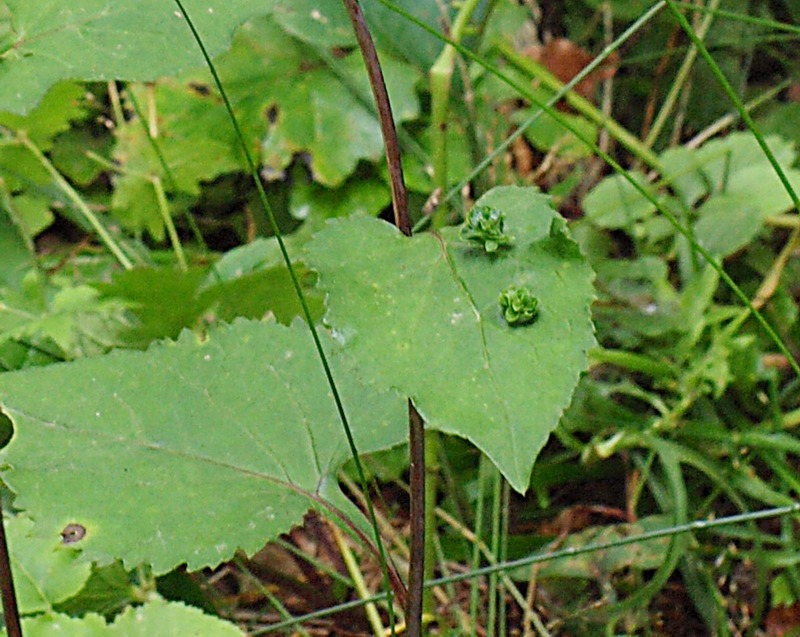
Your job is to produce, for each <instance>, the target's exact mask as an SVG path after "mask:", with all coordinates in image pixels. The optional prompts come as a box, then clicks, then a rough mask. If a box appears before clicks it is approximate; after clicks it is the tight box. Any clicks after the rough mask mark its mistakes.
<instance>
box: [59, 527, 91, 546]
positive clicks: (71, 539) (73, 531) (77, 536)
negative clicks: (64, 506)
mask: <svg viewBox="0 0 800 637" xmlns="http://www.w3.org/2000/svg"><path fill="white" fill-rule="evenodd" d="M84 537H86V527H85V526H83V525H82V524H67V526H65V527H64V530H63V531H61V543H62V544H75V543H76V542H80V541H81V540H82V539H83V538H84Z"/></svg>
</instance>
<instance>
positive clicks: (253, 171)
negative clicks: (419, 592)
mask: <svg viewBox="0 0 800 637" xmlns="http://www.w3.org/2000/svg"><path fill="white" fill-rule="evenodd" d="M174 2H175V5H176V6H177V7H178V9H179V10H180V12H181V13H182V14H183V16H184V18H185V19H186V24H187V25H188V27H189V29H190V30H191V32H192V36H193V37H194V39H195V42H197V46H198V47H199V48H200V51H201V52H202V54H203V59H204V60H205V62H206V65H207V66H208V69H209V71H210V72H211V75H212V77H213V78H214V83H215V84H216V86H217V90H218V91H219V93H220V95H221V96H222V100H223V102H224V104H225V108H226V110H227V111H228V116H229V117H230V120H231V124H232V125H233V127H234V130H235V131H236V138H237V139H238V140H239V145H240V147H241V150H242V153H243V154H244V157H245V161H246V162H247V167H248V169H249V172H250V176H251V177H252V178H253V182H254V183H255V186H256V189H257V191H258V198H259V201H260V203H261V206H262V208H263V209H264V212H265V213H266V215H267V218H268V221H269V224H270V226H271V229H272V232H273V234H274V235H275V237H276V239H277V241H278V247H279V248H280V252H281V256H282V258H283V261H284V263H285V264H286V268H287V269H288V271H289V276H290V277H291V280H292V286H293V287H294V290H295V293H296V294H297V298H298V300H299V301H300V305H301V307H302V309H303V316H304V318H305V321H306V324H307V325H308V328H309V331H310V332H311V337H312V339H313V340H314V347H315V348H316V351H317V355H318V356H319V359H320V363H321V364H322V368H323V370H324V372H325V378H326V380H327V382H328V386H329V387H330V389H331V394H332V395H333V400H334V403H335V404H336V411H337V412H338V415H339V419H340V421H341V423H342V428H343V429H344V432H345V436H346V437H347V444H348V447H349V448H350V454H351V456H352V458H353V462H354V464H355V467H356V471H357V472H358V477H359V480H360V482H361V485H362V488H363V489H364V493H365V494H367V508H368V512H369V518H370V523H371V525H372V531H373V533H374V535H375V543H376V545H377V547H378V551H379V553H380V557H381V562H382V564H381V566H382V569H383V571H384V584H385V586H386V587H387V591H388V593H389V604H390V605H391V603H392V598H391V595H392V592H394V594H396V595H399V596H400V597H401V598H402V597H404V595H405V590H404V589H401V588H399V587H398V588H397V590H394V591H392V582H391V581H390V580H391V578H390V577H389V574H388V569H389V568H391V567H390V564H389V560H388V558H387V553H386V548H385V547H384V545H383V541H382V540H381V535H380V531H379V529H378V521H377V519H376V517H375V510H374V507H373V505H372V500H371V499H370V498H369V495H368V493H369V489H368V484H367V479H366V475H365V473H364V468H363V466H362V464H361V460H360V459H359V456H358V450H357V448H356V444H355V440H354V438H353V432H352V429H351V427H350V423H349V421H348V419H347V413H346V412H345V408H344V403H343V402H342V398H341V395H340V394H339V390H338V388H337V386H336V381H335V380H334V378H333V372H332V371H331V367H330V364H329V363H328V359H327V357H326V355H325V351H324V350H323V347H322V341H321V340H320V336H319V333H318V332H317V328H316V326H315V325H314V320H313V318H312V315H311V310H310V309H309V306H308V303H307V301H306V297H305V294H303V289H302V287H301V286H300V281H299V279H298V276H297V273H296V272H295V270H294V268H293V267H292V262H291V259H290V258H289V252H288V250H287V249H286V243H285V242H284V240H283V236H282V235H281V231H280V228H279V227H278V222H277V220H276V218H275V213H274V211H273V210H272V206H271V205H270V203H269V200H268V199H267V193H266V191H265V190H264V185H263V184H262V183H261V178H260V177H259V175H258V169H257V168H256V165H255V161H254V160H253V157H252V155H251V154H250V151H249V149H248V147H247V143H246V142H245V139H244V134H243V133H242V129H241V127H240V126H239V122H238V120H237V119H236V116H235V115H234V113H233V107H232V106H231V103H230V100H229V99H228V95H227V92H226V91H225V87H224V86H223V85H222V81H221V80H220V77H219V75H218V73H217V70H216V68H215V67H214V63H213V62H212V60H211V56H210V55H209V53H208V51H207V49H206V47H205V45H204V44H203V39H202V38H201V36H200V33H199V32H198V31H197V29H196V28H195V26H194V23H193V22H192V19H191V17H190V16H189V14H188V13H187V12H186V10H185V9H184V7H183V4H182V2H181V0H174ZM395 579H396V581H397V582H399V581H400V580H399V578H395ZM404 601H405V600H403V602H404Z"/></svg>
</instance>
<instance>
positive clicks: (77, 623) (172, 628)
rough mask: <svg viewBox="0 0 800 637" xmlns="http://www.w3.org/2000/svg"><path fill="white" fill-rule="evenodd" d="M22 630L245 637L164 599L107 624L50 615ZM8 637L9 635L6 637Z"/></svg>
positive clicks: (129, 636)
mask: <svg viewBox="0 0 800 637" xmlns="http://www.w3.org/2000/svg"><path fill="white" fill-rule="evenodd" d="M22 628H23V631H24V633H25V635H26V637H52V636H53V635H59V637H148V636H150V635H158V637H186V636H187V635H202V636H203V637H242V635H243V633H242V631H240V630H239V629H238V628H237V627H236V626H234V625H233V624H231V623H228V622H225V621H222V620H221V619H219V618H217V617H211V616H209V615H205V614H203V612H202V611H200V610H198V609H197V608H192V607H191V606H185V605H184V604H179V603H175V602H166V601H164V600H162V599H155V600H153V601H149V602H147V603H146V604H144V605H142V606H137V607H129V608H128V609H127V610H126V611H125V612H124V613H122V614H121V615H120V616H119V617H117V618H116V619H115V620H114V623H113V624H106V623H105V621H103V619H102V618H101V617H99V616H98V615H86V616H85V617H82V618H80V619H78V618H75V617H69V616H67V615H60V614H47V615H42V616H39V617H34V618H31V619H24V620H23V622H22ZM0 634H3V635H5V634H6V633H5V631H3V632H2V633H0Z"/></svg>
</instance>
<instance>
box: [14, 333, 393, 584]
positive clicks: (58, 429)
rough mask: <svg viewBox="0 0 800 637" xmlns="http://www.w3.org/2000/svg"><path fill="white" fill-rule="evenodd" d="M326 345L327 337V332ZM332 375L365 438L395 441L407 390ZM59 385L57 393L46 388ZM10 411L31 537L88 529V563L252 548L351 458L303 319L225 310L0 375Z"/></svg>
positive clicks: (196, 557) (84, 545)
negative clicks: (151, 341) (137, 344)
mask: <svg viewBox="0 0 800 637" xmlns="http://www.w3.org/2000/svg"><path fill="white" fill-rule="evenodd" d="M326 347H328V348H329V349H331V350H332V349H335V348H336V345H335V344H334V343H332V342H331V341H330V340H329V339H326ZM334 374H335V376H336V378H337V381H338V383H339V386H340V390H341V392H342V395H343V399H344V401H345V405H347V408H348V413H349V415H350V418H351V423H352V426H353V429H354V435H355V439H356V443H357V444H358V446H359V449H360V450H361V451H362V452H369V451H375V450H379V449H385V448H388V447H390V446H393V445H396V444H399V443H400V442H402V440H403V437H404V433H405V428H404V426H403V417H404V415H405V410H404V403H403V401H402V400H401V399H400V398H399V397H398V396H396V395H393V394H391V393H380V392H377V391H375V390H367V389H365V388H364V387H363V386H362V385H361V384H360V383H359V382H358V381H357V380H355V378H354V377H353V374H352V373H351V372H350V370H349V369H348V362H347V360H346V359H345V358H343V356H338V357H336V361H335V366H334ZM54 396H58V399H57V400H54V399H53V397H54ZM0 405H2V409H3V412H4V413H5V414H6V415H7V416H8V417H9V418H10V419H11V421H12V422H13V425H14V435H13V438H12V439H11V442H10V443H9V444H8V446H7V447H6V448H4V449H3V450H2V452H1V453H0V457H2V465H3V467H4V468H5V469H4V471H3V480H4V482H5V483H6V484H7V485H8V486H9V487H10V488H11V489H12V490H13V491H14V492H15V493H17V494H18V495H17V498H16V500H15V506H17V507H18V508H19V509H21V510H24V511H25V512H26V514H27V515H29V516H30V517H31V518H32V519H33V520H35V522H36V526H35V532H36V535H37V536H39V537H43V538H49V539H50V540H52V539H53V538H58V537H59V535H60V533H61V532H62V530H63V529H64V528H65V527H66V526H67V525H70V524H73V525H80V526H81V527H82V528H84V529H85V537H83V538H82V539H80V541H78V542H76V543H75V544H73V546H74V547H76V548H79V549H81V551H82V558H83V559H86V560H89V561H95V562H98V563H100V564H103V563H109V562H111V561H113V560H115V559H117V558H120V559H122V560H123V561H124V562H125V563H126V564H127V565H129V566H130V565H136V564H139V563H141V562H147V563H150V564H152V567H153V570H154V572H155V573H163V572H166V571H169V570H170V569H172V568H173V567H175V566H177V565H178V564H181V563H184V562H185V563H186V564H187V565H188V568H190V569H197V568H200V567H203V566H206V565H213V564H217V563H219V562H220V561H222V560H225V559H228V558H230V557H231V556H232V555H233V554H234V552H235V551H236V550H237V549H242V550H244V551H246V552H247V553H253V552H254V551H255V550H257V549H258V548H260V547H261V546H262V545H263V544H264V542H265V541H267V540H268V539H270V538H274V537H276V536H277V535H278V534H280V533H283V532H285V531H288V530H289V529H290V528H291V527H292V526H293V525H295V524H298V523H299V522H300V521H301V520H302V515H303V513H305V511H306V510H308V509H309V508H311V507H314V506H321V505H320V504H319V501H320V499H327V501H329V502H334V503H335V504H336V505H339V506H341V507H343V508H347V507H348V506H350V507H351V508H350V510H349V513H350V514H352V513H353V510H352V505H349V504H348V501H347V500H345V499H344V498H343V496H341V493H340V492H339V491H338V488H337V486H336V481H335V477H334V475H335V472H336V470H337V469H338V468H339V466H340V465H341V464H342V463H343V462H344V461H345V460H346V459H347V458H348V457H349V451H348V448H347V444H346V441H345V439H344V436H343V435H342V432H341V426H340V424H339V421H338V417H337V414H336V410H335V407H334V404H333V401H332V399H331V397H330V395H329V392H328V386H327V383H326V382H325V379H324V376H323V372H322V369H321V367H320V365H319V361H318V359H317V357H316V354H315V352H314V349H313V344H312V342H311V339H310V338H309V337H308V334H307V332H306V330H305V329H303V327H302V326H300V325H298V324H296V325H294V326H292V327H283V326H280V325H277V324H270V323H257V322H248V321H244V320H240V321H237V322H236V323H234V324H233V325H231V326H230V327H227V328H223V329H220V330H217V331H214V332H213V333H211V334H210V335H209V336H208V337H207V338H206V339H204V340H202V341H201V340H198V338H197V337H196V336H195V335H194V334H191V333H188V332H186V333H184V334H183V335H182V336H181V338H179V339H178V341H177V342H164V343H160V344H157V345H155V346H153V347H151V348H150V349H149V350H148V351H147V352H115V353H113V354H110V355H108V356H105V357H97V358H91V359H84V360H80V361H77V362H74V363H70V364H65V365H52V366H49V367H46V368H40V369H34V370H28V371H24V372H14V373H6V374H3V375H2V376H0Z"/></svg>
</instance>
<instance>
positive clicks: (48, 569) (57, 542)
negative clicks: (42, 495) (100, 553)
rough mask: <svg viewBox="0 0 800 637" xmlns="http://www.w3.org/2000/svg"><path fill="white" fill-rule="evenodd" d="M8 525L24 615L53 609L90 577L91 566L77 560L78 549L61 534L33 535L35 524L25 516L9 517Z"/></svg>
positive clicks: (16, 583)
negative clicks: (63, 540)
mask: <svg viewBox="0 0 800 637" xmlns="http://www.w3.org/2000/svg"><path fill="white" fill-rule="evenodd" d="M5 527H6V535H7V537H8V543H9V546H10V547H11V551H12V559H11V572H12V573H13V575H14V587H15V588H16V592H17V603H18V605H19V611H20V613H22V614H23V615H30V614H33V613H38V612H42V611H48V610H52V608H53V606H54V605H55V604H58V603H59V602H62V601H64V600H65V599H67V598H69V597H71V596H72V595H74V594H75V593H77V592H78V591H79V590H80V589H81V588H82V587H83V585H84V584H85V583H86V581H87V580H88V579H89V573H90V571H91V565H90V564H86V563H85V562H77V561H76V558H77V553H78V551H76V550H75V549H74V548H71V547H70V546H65V545H64V544H63V542H62V540H61V538H60V537H54V538H45V539H43V538H37V537H32V532H33V529H34V523H33V521H32V520H30V519H29V518H26V517H22V516H15V517H10V518H5Z"/></svg>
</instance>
